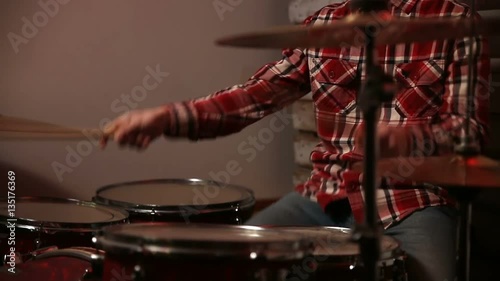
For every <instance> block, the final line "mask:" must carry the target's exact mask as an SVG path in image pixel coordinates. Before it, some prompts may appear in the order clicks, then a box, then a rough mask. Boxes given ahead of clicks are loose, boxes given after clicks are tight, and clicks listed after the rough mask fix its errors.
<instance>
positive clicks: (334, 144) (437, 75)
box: [165, 0, 490, 227]
mask: <svg viewBox="0 0 500 281" xmlns="http://www.w3.org/2000/svg"><path fill="white" fill-rule="evenodd" d="M349 5H350V4H349V2H345V3H342V4H333V5H329V6H326V7H324V8H323V9H321V10H320V11H319V12H317V13H316V14H315V15H313V16H311V17H309V18H308V19H307V20H306V22H305V24H307V25H316V24H318V25H321V24H325V23H332V22H333V21H335V20H338V19H342V18H343V17H345V16H346V15H348V14H349V13H350V6H349ZM390 11H391V14H392V15H393V16H394V17H407V18H413V17H417V16H420V17H450V16H453V17H466V16H470V11H469V8H468V7H465V6H463V5H461V4H457V3H456V2H454V1H450V0H391V10H390ZM360 32H361V31H360ZM422 32H425V30H422ZM475 43H476V54H475V55H476V56H477V58H478V64H477V72H476V73H477V75H475V77H474V78H475V79H474V80H475V82H476V83H475V84H476V87H475V91H474V93H475V95H474V110H473V111H472V118H471V121H472V126H471V130H472V132H473V133H474V134H475V135H477V136H478V139H479V140H480V141H481V142H482V141H484V139H485V137H486V135H487V123H488V113H489V110H488V102H489V100H488V94H489V78H490V60H489V56H488V45H487V42H486V40H485V39H484V38H476V39H475ZM468 46H469V39H460V40H446V41H441V42H436V41H434V42H425V43H418V44H417V43H415V44H399V45H395V46H386V47H380V48H378V59H379V63H380V64H381V66H382V67H383V69H384V71H385V72H386V73H387V74H389V75H391V76H392V77H394V78H395V82H397V85H398V88H397V95H396V97H395V98H394V100H393V101H392V102H389V103H385V104H383V106H382V109H381V114H380V118H381V120H384V121H386V122H388V123H389V124H390V125H395V126H403V127H406V128H408V127H409V125H413V126H412V128H414V129H412V130H409V131H408V140H409V145H411V146H412V147H413V149H414V152H415V153H417V152H426V153H425V154H426V155H431V154H432V155H440V154H444V153H449V152H451V150H452V149H453V140H454V139H455V138H456V137H459V136H461V135H463V131H464V130H463V123H464V120H465V110H466V96H467V76H468V53H469V49H468ZM363 53H364V51H363V48H354V47H352V48H351V47H343V48H331V49H293V50H292V49H287V50H284V51H283V55H284V57H283V59H282V60H279V61H277V62H273V63H270V64H267V65H265V66H264V67H262V68H261V69H260V70H259V71H258V72H257V73H256V74H255V75H254V76H253V77H251V78H250V79H249V80H248V81H247V82H246V83H245V84H243V85H238V86H233V87H230V88H227V89H224V90H221V91H219V92H216V93H214V94H212V95H209V96H207V97H203V98H199V99H195V100H191V101H186V102H178V103H173V104H170V107H171V109H172V110H171V114H170V125H169V126H168V128H167V129H166V132H165V133H166V135H167V136H170V137H188V138H189V139H191V140H199V139H204V138H214V137H218V136H224V135H228V134H232V133H236V132H238V131H240V130H242V129H243V128H245V127H246V126H248V125H250V124H252V123H254V122H256V121H258V120H260V119H262V118H263V117H265V116H267V115H269V114H271V113H273V112H275V111H277V110H280V109H282V108H284V107H285V106H288V105H290V104H291V103H293V102H294V101H296V100H298V99H300V98H301V97H303V96H304V95H306V94H307V93H309V92H311V93H312V95H313V100H314V106H315V112H316V123H317V133H318V136H319V138H320V140H321V142H320V143H319V144H318V145H317V146H316V148H315V149H314V150H313V151H312V153H311V161H312V164H313V170H312V173H311V176H310V178H309V180H308V181H307V182H305V183H304V184H303V185H300V186H298V187H297V190H298V191H299V192H301V193H302V194H303V195H304V196H307V197H309V198H311V200H314V201H317V202H318V203H319V204H320V205H321V206H322V207H325V206H326V205H328V204H329V203H330V202H333V201H335V200H340V199H345V198H348V199H349V202H350V205H351V208H352V210H353V214H354V217H355V218H356V220H357V221H358V222H361V221H362V219H363V215H364V212H363V193H362V186H361V185H360V183H359V177H360V175H359V174H357V173H355V172H353V171H351V170H350V165H351V164H352V163H353V162H354V161H358V160H360V157H359V155H357V154H355V153H354V152H353V150H354V149H355V148H356V147H355V143H354V134H355V131H356V129H357V128H358V126H359V125H360V124H361V122H362V117H361V113H360V110H359V108H358V107H357V104H356V97H357V90H358V88H359V85H360V81H363V80H364V78H365V73H364V66H365V61H364V55H363ZM415 128H417V129H415ZM377 195H378V196H377V204H378V211H379V215H380V220H381V223H383V225H384V226H385V227H388V226H390V225H391V224H392V223H394V222H397V221H398V220H401V219H403V218H405V217H406V216H408V215H409V214H411V213H412V212H414V211H416V210H418V209H421V208H425V207H427V206H436V205H444V204H448V203H449V202H450V201H449V200H448V199H447V194H446V191H445V190H444V189H442V188H439V187H436V186H432V185H424V186H422V185H419V186H417V185H415V184H413V183H412V182H408V181H402V180H401V179H400V178H399V179H398V178H395V177H387V178H384V179H383V180H382V181H381V188H379V189H378V191H377Z"/></svg>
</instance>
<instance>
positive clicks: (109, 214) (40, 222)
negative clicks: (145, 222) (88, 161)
mask: <svg viewBox="0 0 500 281" xmlns="http://www.w3.org/2000/svg"><path fill="white" fill-rule="evenodd" d="M1 202H7V200H2V201H1ZM11 213H12V214H14V217H11V216H10V215H9V214H11ZM127 217H128V214H127V212H126V211H123V210H120V209H115V208H111V207H106V206H100V205H97V204H95V203H93V202H85V201H79V200H74V199H62V198H48V197H19V198H17V199H16V202H15V210H11V209H8V205H7V203H0V250H1V251H2V252H1V254H2V258H3V257H4V255H8V256H13V255H21V261H22V260H23V259H25V257H23V256H27V255H29V254H30V253H32V252H34V251H35V250H37V249H41V248H45V247H52V246H55V247H57V248H68V247H73V246H81V247H93V246H94V243H93V241H92V238H93V237H94V236H95V234H96V233H97V231H98V230H99V229H101V228H102V227H103V226H109V225H112V224H118V223H126V222H127ZM10 237H13V238H11V240H9V238H10ZM9 241H10V242H9ZM14 243H15V244H14ZM11 247H13V248H15V253H11ZM8 261H9V262H10V257H9V260H8Z"/></svg>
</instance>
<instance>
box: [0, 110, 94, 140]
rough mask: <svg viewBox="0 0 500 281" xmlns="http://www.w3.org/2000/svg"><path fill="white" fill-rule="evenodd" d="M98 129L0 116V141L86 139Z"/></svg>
mask: <svg viewBox="0 0 500 281" xmlns="http://www.w3.org/2000/svg"><path fill="white" fill-rule="evenodd" d="M96 135H97V136H101V135H103V133H102V131H101V130H99V129H77V128H68V127H63V126H59V125H56V124H51V123H45V122H40V121H35V120H30V119H25V118H18V117H10V116H2V115H0V139H56V140H60V139H73V140H74V139H88V136H96Z"/></svg>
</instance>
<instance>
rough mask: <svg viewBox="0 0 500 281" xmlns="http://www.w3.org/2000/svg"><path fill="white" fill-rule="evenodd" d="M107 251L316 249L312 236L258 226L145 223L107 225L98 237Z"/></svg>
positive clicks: (240, 254)
mask: <svg viewBox="0 0 500 281" xmlns="http://www.w3.org/2000/svg"><path fill="white" fill-rule="evenodd" d="M97 244H98V245H100V246H102V249H103V250H104V251H105V252H107V253H108V252H110V253H116V252H121V251H127V252H136V253H149V254H151V253H153V254H156V255H168V256H183V257H186V256H190V255H191V256H193V257H195V256H196V257H200V256H210V257H214V258H215V257H233V258H242V259H248V260H250V259H262V258H265V259H297V258H302V257H303V256H305V255H306V254H310V253H311V252H312V250H313V248H312V244H311V242H310V239H307V238H304V237H301V236H300V235H298V234H294V233H286V232H285V233H282V232H278V231H275V230H269V229H264V228H260V227H255V226H226V225H214V224H189V225H186V224H173V223H141V224H129V225H117V226H111V227H106V228H104V229H103V231H101V234H100V235H99V236H98V237H97Z"/></svg>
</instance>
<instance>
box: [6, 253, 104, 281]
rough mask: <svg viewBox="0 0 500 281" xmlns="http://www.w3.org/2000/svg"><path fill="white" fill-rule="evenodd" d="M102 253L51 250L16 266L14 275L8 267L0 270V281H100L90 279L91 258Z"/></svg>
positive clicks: (99, 277)
mask: <svg viewBox="0 0 500 281" xmlns="http://www.w3.org/2000/svg"><path fill="white" fill-rule="evenodd" d="M96 254H98V255H99V256H102V255H104V252H102V251H97V250H96V249H92V248H69V249H63V250H53V251H49V252H47V253H44V254H41V255H39V256H37V257H36V258H35V259H31V260H28V261H26V262H25V263H22V264H18V265H16V267H15V268H14V271H15V273H11V272H9V271H8V269H9V267H8V266H4V267H3V268H0V280H9V281H33V280H44V281H49V280H50V281H81V280H83V279H84V277H85V278H86V279H85V280H88V281H100V280H101V276H94V277H92V257H93V255H96Z"/></svg>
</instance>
